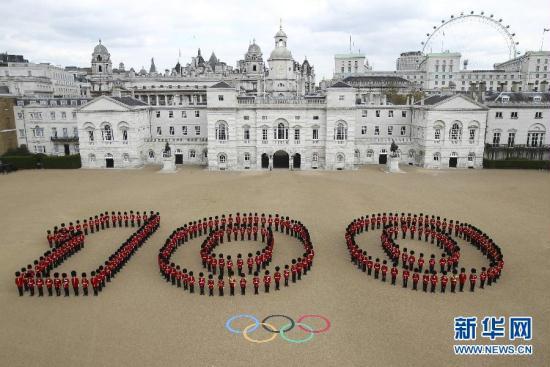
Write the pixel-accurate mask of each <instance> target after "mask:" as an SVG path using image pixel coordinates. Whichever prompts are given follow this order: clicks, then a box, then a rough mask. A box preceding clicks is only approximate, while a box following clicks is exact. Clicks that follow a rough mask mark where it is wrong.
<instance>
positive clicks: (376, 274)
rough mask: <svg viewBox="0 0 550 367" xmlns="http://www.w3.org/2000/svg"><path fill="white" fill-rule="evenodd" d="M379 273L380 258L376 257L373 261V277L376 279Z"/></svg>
mask: <svg viewBox="0 0 550 367" xmlns="http://www.w3.org/2000/svg"><path fill="white" fill-rule="evenodd" d="M379 274H380V259H378V258H376V261H375V263H374V279H378V275H379Z"/></svg>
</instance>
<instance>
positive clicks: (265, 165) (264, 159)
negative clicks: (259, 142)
mask: <svg viewBox="0 0 550 367" xmlns="http://www.w3.org/2000/svg"><path fill="white" fill-rule="evenodd" d="M262 168H269V157H268V156H267V154H265V153H264V154H262Z"/></svg>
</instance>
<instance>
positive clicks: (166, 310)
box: [0, 167, 550, 367]
mask: <svg viewBox="0 0 550 367" xmlns="http://www.w3.org/2000/svg"><path fill="white" fill-rule="evenodd" d="M406 170H407V173H406V174H398V175H390V174H385V173H383V172H382V171H381V170H380V169H379V168H378V167H369V168H364V169H360V170H358V171H349V172H288V171H273V172H208V171H204V170H201V169H197V168H184V169H183V170H180V171H178V172H177V173H175V174H159V173H157V172H156V171H155V169H153V168H146V169H143V170H136V171H122V170H113V171H84V170H80V171H55V170H52V171H21V172H17V173H15V174H10V175H8V176H0V207H1V210H0V227H1V228H2V235H1V236H0V251H1V252H0V269H1V270H2V272H1V276H0V325H1V328H2V332H1V333H0V366H83V367H87V366H93V367H99V366H129V365H131V366H154V365H162V366H243V365H254V366H260V365H261V366H280V365H285V366H310V365H318V366H421V365H422V366H436V365H437V366H520V365H522V366H523V365H524V366H548V365H550V352H549V348H548V347H549V346H548V341H549V338H550V335H549V330H550V322H549V319H550V297H549V296H548V295H549V292H548V279H549V278H550V274H549V271H548V257H549V256H550V235H549V229H550V174H549V173H547V172H537V171H515V170H514V171H496V170H475V171H472V170H459V171H452V170H451V171H450V170H443V171H428V170H423V169H417V168H406ZM125 209H127V210H130V209H135V210H142V209H153V210H158V211H160V213H161V217H162V220H161V228H160V229H159V231H158V232H157V233H156V234H155V235H154V236H153V237H152V238H151V240H150V241H149V242H147V243H146V244H145V245H144V246H143V247H142V248H141V250H139V251H138V253H137V254H136V255H135V256H134V257H133V258H132V260H131V261H130V262H129V263H128V266H126V268H124V270H123V271H122V272H121V273H119V275H118V276H117V277H116V279H115V280H114V281H113V282H112V283H111V284H109V286H108V287H107V288H106V290H105V291H104V292H103V293H102V294H101V295H100V296H99V297H95V298H94V297H88V298H84V297H78V298H76V297H69V298H63V297H60V298H56V297H52V298H47V297H46V298H44V299H38V298H36V297H35V298H31V297H28V296H26V297H21V298H20V297H18V295H17V290H16V288H15V285H14V281H13V273H14V272H15V271H16V270H17V269H19V268H20V267H21V266H23V265H25V264H27V263H29V262H31V261H32V260H33V259H35V258H36V257H37V256H39V254H41V253H42V252H43V251H44V249H45V248H46V246H47V244H46V241H45V236H44V235H45V230H46V229H47V228H50V227H53V226H54V225H56V224H59V223H61V222H63V221H65V222H68V221H69V220H72V219H77V218H84V217H88V216H89V215H91V214H94V213H96V212H98V211H100V210H109V211H111V210H125ZM385 210H387V211H395V210H397V211H399V212H401V211H405V212H409V211H410V212H421V211H423V212H425V213H437V214H440V215H441V216H446V217H448V218H455V219H460V220H467V221H469V222H471V223H473V224H476V225H477V226H478V227H480V228H482V229H483V230H485V231H486V232H487V233H489V234H490V235H491V236H492V237H493V238H494V239H495V241H496V242H497V243H498V244H500V246H501V247H502V249H503V253H504V257H505V261H506V267H505V272H504V275H503V277H502V278H501V281H500V282H499V283H498V284H497V285H496V286H494V287H491V288H489V289H486V290H484V291H480V292H477V291H476V292H475V293H474V294H471V293H469V292H468V293H463V294H455V295H452V294H445V295H440V294H436V295H431V294H423V293H421V292H413V291H411V290H403V289H401V288H393V287H391V286H390V285H388V284H383V283H381V282H379V281H375V280H374V279H372V278H368V277H367V276H366V275H365V274H363V273H362V272H359V271H357V270H356V269H354V268H353V267H352V266H351V264H350V263H349V259H348V255H347V251H346V247H345V245H344V241H343V235H344V228H345V226H346V225H347V224H348V223H349V222H350V221H351V220H352V219H353V218H355V217H358V216H361V215H362V214H365V213H371V212H382V211H385ZM237 211H241V212H242V211H252V212H254V211H258V212H266V213H269V212H271V213H274V212H279V213H285V214H287V215H289V216H291V217H294V218H299V219H301V220H302V222H303V223H304V224H305V225H306V226H307V227H308V228H309V229H310V232H311V235H312V238H313V242H314V246H315V249H316V253H317V255H316V258H315V264H314V267H313V269H312V272H311V273H309V274H308V275H307V276H306V277H305V278H304V279H303V280H302V281H301V282H299V283H298V284H297V285H296V286H292V287H290V288H286V289H283V290H282V291H280V292H276V293H273V292H272V293H270V294H260V295H259V296H253V295H247V296H245V297H241V296H236V297H227V296H226V297H224V298H221V297H214V298H208V297H200V296H198V295H190V294H187V293H184V292H183V291H182V290H178V289H176V288H174V287H172V286H169V285H168V284H166V283H165V282H164V280H163V279H162V278H161V277H160V275H159V273H158V267H157V262H156V254H157V251H158V249H159V248H160V247H161V245H162V244H163V242H164V240H165V239H166V237H167V236H168V235H169V234H170V233H171V232H172V230H173V229H174V228H176V227H178V226H180V225H182V224H183V223H185V222H187V221H189V220H192V219H196V218H199V217H203V216H209V215H215V214H218V213H229V212H237ZM129 233H130V231H129V230H124V229H121V230H118V229H117V230H110V231H105V232H101V233H99V234H95V235H93V236H90V237H89V238H88V239H87V241H86V248H85V249H84V250H83V251H82V252H81V253H79V254H78V255H76V256H75V257H73V258H72V259H70V260H69V261H68V262H67V263H65V264H64V265H63V266H62V267H61V268H60V270H62V271H70V270H72V269H77V270H78V271H79V272H81V271H88V272H89V271H90V270H92V269H93V268H94V267H95V265H96V264H98V263H99V262H100V261H103V260H104V259H105V258H106V257H107V256H108V254H110V253H111V252H112V251H113V250H114V249H115V247H116V246H118V245H119V244H120V242H121V241H122V240H123V239H124V238H126V237H127V236H128V235H129ZM275 240H276V244H275V260H274V263H284V262H285V261H288V260H289V259H291V258H292V257H293V256H296V255H298V254H300V252H301V251H300V249H299V248H298V242H297V241H295V240H293V239H291V238H288V237H286V236H283V235H280V234H277V235H276V238H275ZM358 240H359V241H360V243H361V245H362V247H364V248H366V249H367V250H368V251H369V252H372V253H373V254H374V253H380V254H381V250H380V245H379V243H378V240H377V238H376V237H375V236H374V235H373V234H370V233H369V234H363V235H361V236H360V237H358ZM407 245H408V246H409V247H412V248H414V249H415V250H416V251H417V253H418V252H420V251H422V250H424V252H425V253H426V254H429V253H431V252H430V251H431V250H432V249H434V247H433V245H432V247H430V248H426V247H429V246H430V245H426V244H424V243H423V242H422V243H421V242H417V241H412V242H410V241H408V243H407ZM198 246H199V241H193V242H192V243H190V244H189V245H188V246H186V247H184V248H182V249H180V250H178V251H177V252H176V254H175V255H174V259H175V260H176V261H177V262H178V263H179V264H181V265H183V266H187V267H188V268H191V269H193V270H195V271H196V272H197V271H198V270H199V266H200V258H199V255H198ZM222 246H224V247H225V248H224V252H225V253H231V254H236V253H238V252H240V251H242V252H248V251H249V250H252V249H255V248H257V247H258V245H257V244H254V243H250V242H246V243H243V242H241V243H233V242H232V243H231V244H230V245H229V244H224V245H222ZM463 248H464V250H463V257H462V264H463V265H464V266H466V267H467V268H469V267H472V266H476V267H479V266H481V265H483V264H484V261H483V260H482V259H481V256H480V255H479V254H478V253H476V252H475V251H474V250H472V249H471V248H466V246H463ZM377 251H378V252H377ZM434 252H435V251H434ZM435 253H437V252H435ZM238 313H252V314H254V315H257V317H259V318H263V317H265V316H267V315H270V314H286V315H289V316H291V317H294V318H295V319H296V318H298V317H299V316H300V315H302V314H323V315H325V316H326V317H328V318H329V319H330V320H331V322H332V328H331V329H330V330H329V331H328V332H327V333H325V334H320V335H317V336H316V337H315V338H314V339H313V340H312V341H311V342H309V343H307V344H300V345H297V344H296V345H295V344H289V343H286V342H285V341H283V340H282V339H280V338H277V339H276V340H274V341H273V342H271V343H267V344H252V343H249V342H247V341H246V340H244V339H243V337H242V336H236V335H230V334H229V333H228V332H227V331H226V330H225V328H224V323H225V321H226V319H227V318H228V317H230V316H232V315H235V314H238ZM460 315H476V316H478V317H483V316H486V315H496V316H499V315H502V316H509V315H527V316H533V318H534V336H533V341H532V344H533V346H534V355H533V356H531V357H456V356H454V355H453V350H452V345H453V344H454V342H453V325H452V323H453V317H456V316H460ZM309 323H310V324H311V325H312V326H314V327H322V323H321V322H316V321H310V322H309ZM276 324H277V325H278V326H280V325H281V323H279V322H277V323H276ZM237 326H241V327H244V326H246V322H236V323H235V327H237ZM253 336H254V337H257V338H264V337H266V336H268V335H267V333H266V332H261V331H258V332H255V333H254V334H253ZM289 336H291V337H297V338H299V337H303V336H304V334H303V333H300V332H298V331H292V332H290V333H289ZM478 342H479V343H487V342H486V341H485V340H484V339H481V340H480V339H478ZM489 343H490V342H489ZM504 343H506V340H504V341H503V342H501V343H497V344H504Z"/></svg>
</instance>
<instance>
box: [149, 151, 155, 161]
mask: <svg viewBox="0 0 550 367" xmlns="http://www.w3.org/2000/svg"><path fill="white" fill-rule="evenodd" d="M149 159H155V152H153V151H152V150H150V151H149Z"/></svg>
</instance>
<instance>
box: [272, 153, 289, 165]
mask: <svg viewBox="0 0 550 367" xmlns="http://www.w3.org/2000/svg"><path fill="white" fill-rule="evenodd" d="M288 163H289V155H288V153H287V152H285V151H284V150H278V151H276V152H275V154H273V168H288Z"/></svg>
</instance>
